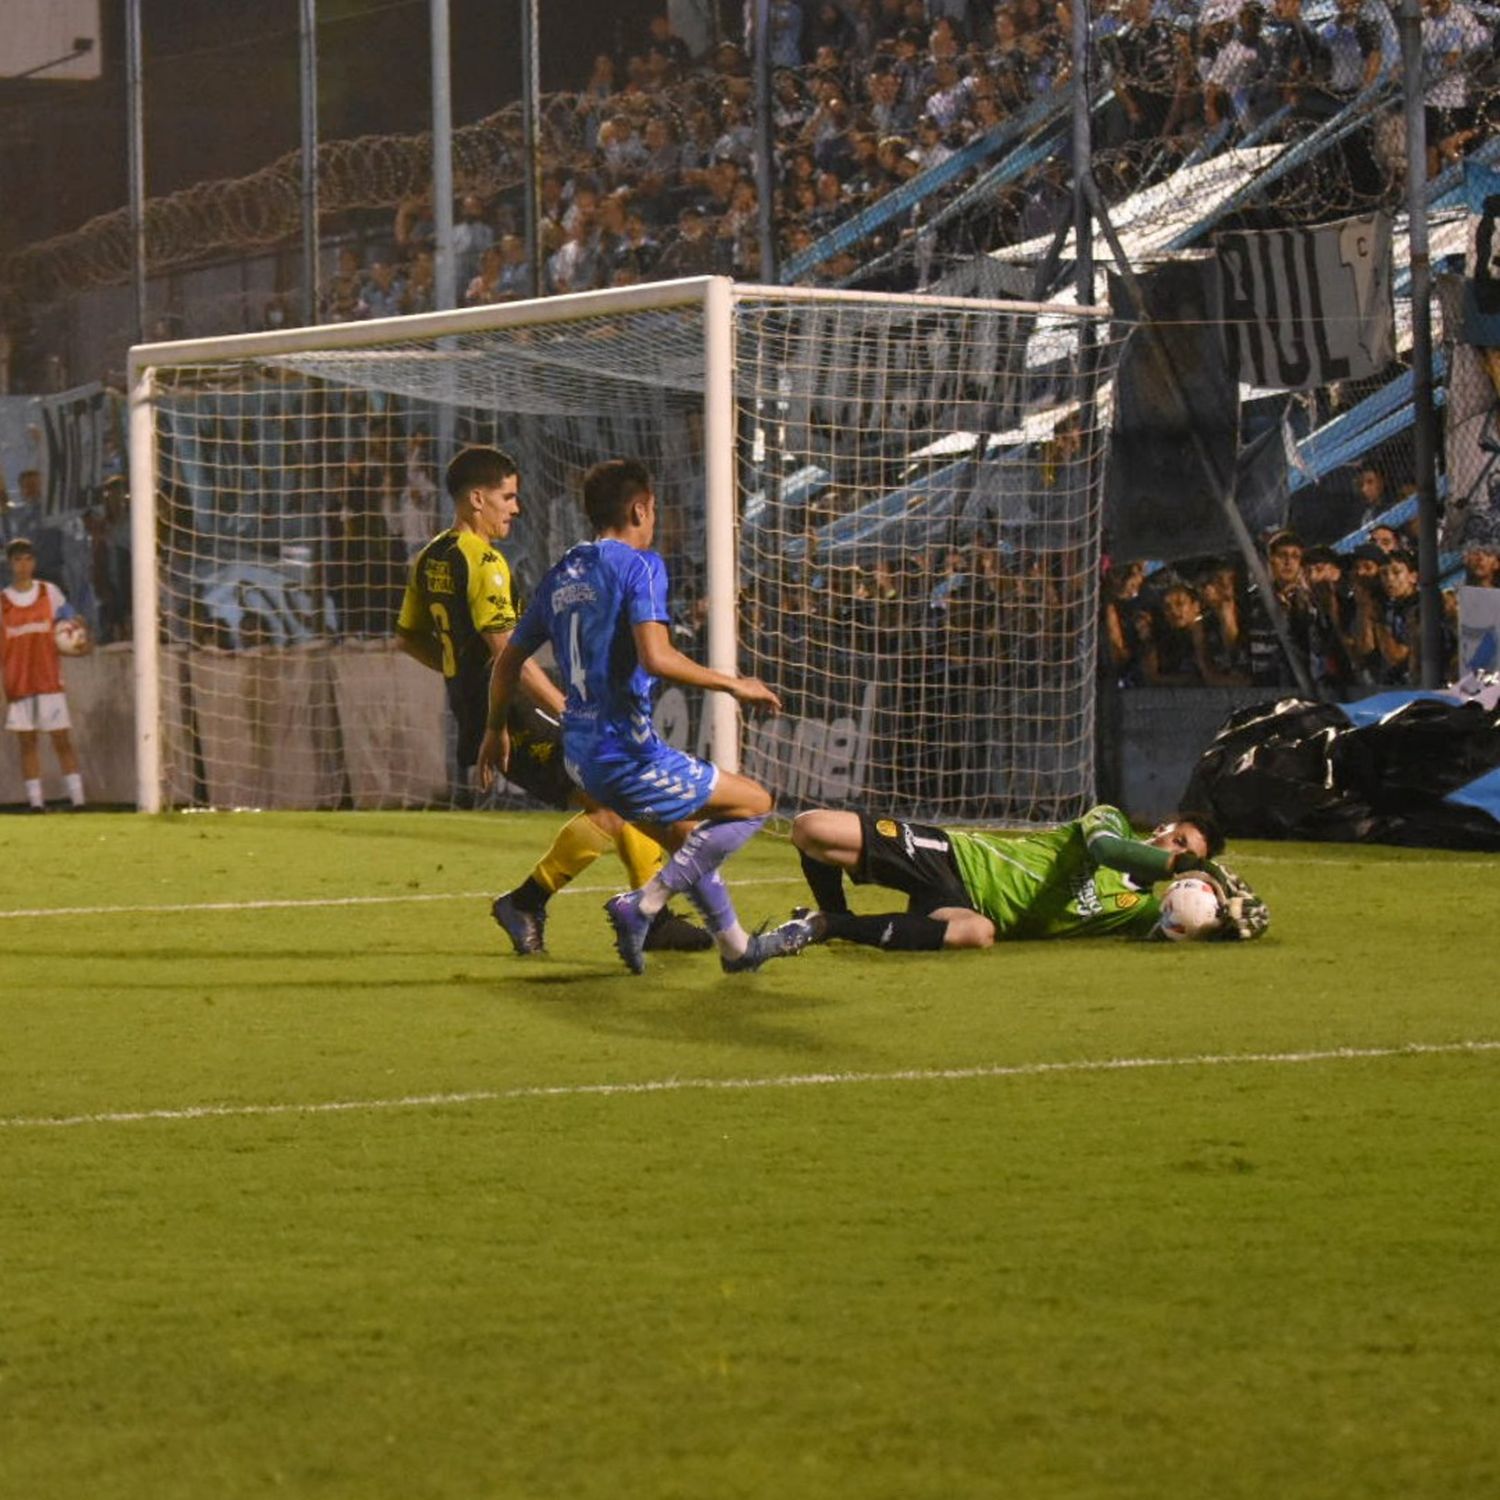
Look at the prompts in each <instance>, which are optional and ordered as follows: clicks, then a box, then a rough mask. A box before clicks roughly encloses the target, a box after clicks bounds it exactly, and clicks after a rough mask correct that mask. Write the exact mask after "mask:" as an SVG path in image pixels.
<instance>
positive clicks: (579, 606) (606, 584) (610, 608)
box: [514, 537, 670, 745]
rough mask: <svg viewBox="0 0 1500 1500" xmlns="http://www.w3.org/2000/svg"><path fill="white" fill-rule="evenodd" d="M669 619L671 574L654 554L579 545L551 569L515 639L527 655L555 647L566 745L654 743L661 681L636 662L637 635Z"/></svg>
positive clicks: (617, 545)
mask: <svg viewBox="0 0 1500 1500" xmlns="http://www.w3.org/2000/svg"><path fill="white" fill-rule="evenodd" d="M669 618H670V617H669V616H668V614H667V570H666V567H665V565H664V564H663V562H662V560H661V558H660V557H658V556H657V554H656V553H655V552H645V551H638V550H637V549H636V548H634V547H630V546H627V545H626V544H625V543H624V542H620V541H616V540H615V539H614V538H612V537H606V538H604V539H602V540H600V541H596V542H580V543H579V544H578V545H577V546H576V547H573V548H570V549H569V551H568V552H567V553H565V554H564V555H563V557H562V558H561V560H560V561H558V562H557V563H555V564H554V565H553V566H552V568H551V569H550V570H549V572H548V573H547V576H546V577H545V578H544V579H543V580H542V582H541V586H540V587H539V588H538V589H537V591H536V594H535V596H534V597H533V598H532V601H531V605H530V607H529V608H528V609H527V611H526V613H525V615H523V616H522V618H521V623H520V624H519V625H518V626H517V627H516V631H515V637H514V639H515V642H516V644H517V645H518V646H519V647H520V649H521V650H523V651H528V652H529V651H533V650H535V649H536V648H537V647H538V646H540V645H541V644H542V642H543V641H546V640H550V641H551V642H552V651H553V654H554V655H555V656H556V658H557V668H558V671H559V672H560V673H561V674H562V680H563V687H564V689H565V691H566V693H567V703H566V705H565V706H564V708H563V716H562V726H563V737H564V741H565V742H566V741H569V740H571V741H573V742H574V743H575V744H577V743H579V742H582V741H585V740H592V741H595V742H601V743H608V742H611V741H614V742H623V743H625V744H635V745H644V744H645V743H646V742H647V741H648V740H649V739H651V738H652V737H653V730H652V726H651V700H652V695H653V693H654V691H655V688H656V679H655V678H654V677H653V676H652V675H651V674H650V673H649V672H648V671H646V669H645V668H644V667H642V666H641V664H640V660H639V658H638V657H637V656H636V651H635V635H634V627H635V626H636V625H639V624H642V623H644V622H646V621H648V620H659V621H660V622H661V623H662V624H666V623H667V621H668V619H669Z"/></svg>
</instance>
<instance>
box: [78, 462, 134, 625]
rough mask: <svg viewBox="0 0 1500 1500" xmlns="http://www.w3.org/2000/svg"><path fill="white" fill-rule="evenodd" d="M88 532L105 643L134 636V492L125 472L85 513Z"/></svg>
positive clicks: (113, 479) (107, 483)
mask: <svg viewBox="0 0 1500 1500" xmlns="http://www.w3.org/2000/svg"><path fill="white" fill-rule="evenodd" d="M83 524H84V528H85V530H86V531H87V533H88V539H89V550H90V561H91V563H92V567H91V570H90V571H91V572H92V575H93V585H94V597H95V598H96V599H97V600H98V601H99V639H100V641H101V642H102V643H108V642H110V641H127V640H129V639H130V625H131V614H130V608H131V599H132V579H131V573H130V492H129V490H128V489H127V488H126V486H125V479H124V476H123V475H120V474H114V475H111V476H110V478H108V479H106V480H105V481H104V486H103V488H102V490H101V491H100V495H99V505H98V506H97V507H96V508H95V509H93V510H90V511H89V512H88V513H87V515H85V516H84V521H83Z"/></svg>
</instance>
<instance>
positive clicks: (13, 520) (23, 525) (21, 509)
mask: <svg viewBox="0 0 1500 1500" xmlns="http://www.w3.org/2000/svg"><path fill="white" fill-rule="evenodd" d="M41 524H42V472H41V470H40V469H22V470H21V472H20V473H19V474H18V475H16V493H15V495H14V496H12V495H11V493H10V492H9V490H7V489H6V487H5V480H4V478H3V477H0V542H10V541H12V540H14V539H15V538H16V537H18V536H24V537H29V536H31V535H32V533H33V532H35V531H37V530H39V529H40V527H41Z"/></svg>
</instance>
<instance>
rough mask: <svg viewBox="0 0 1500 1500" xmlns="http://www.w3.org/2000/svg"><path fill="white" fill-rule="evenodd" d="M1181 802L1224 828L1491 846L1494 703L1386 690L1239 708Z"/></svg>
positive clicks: (1497, 816) (1499, 803)
mask: <svg viewBox="0 0 1500 1500" xmlns="http://www.w3.org/2000/svg"><path fill="white" fill-rule="evenodd" d="M1182 805H1183V806H1184V807H1185V808H1200V809H1202V810H1204V811H1206V812H1211V813H1213V814H1214V815H1215V817H1216V818H1218V819H1219V821H1220V822H1221V823H1222V825H1223V827H1224V831H1225V833H1227V834H1228V835H1230V836H1231V837H1239V838H1271V839H1281V838H1284V839H1328V840H1335V841H1348V842H1372V843H1382V844H1411V845H1420V846H1423V847H1430V848H1439V849H1495V850H1500V706H1494V705H1492V706H1490V707H1486V706H1485V705H1484V704H1483V703H1480V702H1477V701H1464V700H1463V699H1462V698H1461V697H1459V696H1458V695H1457V694H1452V693H1389V694H1383V695H1381V696H1380V697H1379V698H1374V699H1366V700H1364V702H1363V703H1349V704H1331V703H1311V702H1308V701H1306V700H1304V699H1299V698H1287V699H1282V700H1281V701H1280V702H1276V703H1263V704H1259V705H1257V706H1255V707H1253V708H1245V709H1241V710H1240V711H1239V712H1237V713H1235V714H1233V715H1231V716H1230V718H1229V719H1228V721H1227V722H1226V723H1225V725H1224V727H1223V728H1222V729H1220V731H1219V733H1218V734H1217V735H1216V736H1215V738H1214V741H1213V743H1212V744H1211V745H1210V746H1209V747H1208V749H1207V750H1205V751H1204V752H1203V755H1202V756H1201V757H1200V759H1199V761H1198V765H1197V767H1196V769H1195V770H1194V772H1193V775H1192V779H1191V780H1190V781H1189V782H1188V787H1187V791H1186V792H1185V793H1184V796H1183V801H1182Z"/></svg>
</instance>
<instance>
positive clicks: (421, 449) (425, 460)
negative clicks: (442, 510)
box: [385, 427, 439, 564]
mask: <svg viewBox="0 0 1500 1500" xmlns="http://www.w3.org/2000/svg"><path fill="white" fill-rule="evenodd" d="M401 463H402V468H403V470H404V474H405V483H404V484H403V485H402V486H401V489H400V492H399V494H397V495H396V499H395V505H394V508H393V509H391V510H389V511H387V512H386V518H385V519H386V527H387V529H388V530H389V532H390V534H391V536H392V537H394V538H395V540H396V541H397V542H398V543H399V544H400V546H401V548H402V550H403V552H404V553H405V554H406V561H407V563H408V564H410V562H411V560H412V558H414V557H415V556H416V555H417V553H418V552H420V551H421V550H422V548H423V547H425V546H426V545H427V543H428V541H429V540H430V539H431V538H432V535H433V533H434V531H435V530H436V527H437V524H438V523H437V516H438V502H439V491H438V484H437V480H436V478H434V476H433V472H432V439H431V437H430V436H429V435H428V433H427V430H426V429H425V428H421V427H419V428H417V429H416V431H415V432H413V433H412V435H411V437H410V438H408V439H407V441H406V444H405V447H404V451H403V453H402V455H401ZM388 493H389V492H388Z"/></svg>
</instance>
